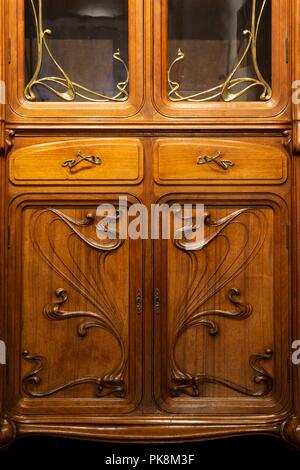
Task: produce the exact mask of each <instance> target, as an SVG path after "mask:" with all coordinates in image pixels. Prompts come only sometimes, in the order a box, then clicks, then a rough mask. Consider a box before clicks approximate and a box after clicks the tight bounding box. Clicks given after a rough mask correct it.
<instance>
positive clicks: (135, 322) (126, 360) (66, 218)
mask: <svg viewBox="0 0 300 470" xmlns="http://www.w3.org/2000/svg"><path fill="white" fill-rule="evenodd" d="M102 202H108V203H110V204H113V203H114V201H111V200H107V198H106V199H105V200H104V201H103V200H101V198H99V199H98V201H97V202H96V201H95V202H90V201H78V204H77V203H76V202H75V201H74V202H73V201H69V202H68V203H66V204H62V203H61V202H60V203H59V204H55V203H52V204H51V202H49V203H48V202H47V205H46V206H45V205H43V206H40V205H39V204H35V203H32V204H27V203H26V204H25V205H24V206H20V207H19V210H18V211H17V212H16V214H15V219H19V222H20V224H18V225H15V228H16V234H15V236H16V239H15V240H16V243H17V244H16V245H15V243H14V238H13V239H12V247H11V249H12V250H13V252H15V253H18V254H17V257H16V263H17V266H18V269H19V270H20V271H19V273H18V274H19V276H17V282H20V288H19V289H18V290H17V292H20V294H21V298H17V299H15V301H16V305H18V307H17V308H19V311H18V316H19V320H20V321H21V324H22V332H21V350H20V358H19V360H20V364H21V366H20V382H21V384H20V386H21V392H22V396H23V397H24V398H25V397H26V398H27V399H30V400H31V403H32V406H33V407H34V406H35V405H34V401H35V400H37V399H47V400H48V401H51V399H53V400H56V399H66V400H70V399H71V400H75V399H81V400H89V401H90V400H91V399H92V400H93V404H94V406H96V407H98V408H99V409H102V408H103V410H104V412H105V413H112V412H114V410H118V411H121V410H122V409H123V411H128V410H129V407H130V408H132V406H135V404H136V403H137V401H138V400H139V394H140V380H137V379H138V377H139V374H140V354H141V351H140V341H139V336H140V329H141V322H142V309H141V308H139V309H137V307H136V295H137V292H140V295H141V296H142V290H141V289H142V285H141V279H142V276H141V268H142V267H141V259H142V256H141V244H140V242H133V241H129V240H121V239H120V238H119V237H118V236H117V237H115V238H112V239H107V238H106V236H107V232H106V227H104V226H102V225H101V223H100V220H101V217H99V216H98V215H96V213H97V206H98V204H100V203H102ZM14 222H15V221H14ZM116 224H117V231H118V220H117V221H116ZM18 239H19V242H18V241H17V240H18ZM18 302H19V303H18ZM108 400H109V401H110V402H111V404H110V405H109V406H108V403H107V401H108Z"/></svg>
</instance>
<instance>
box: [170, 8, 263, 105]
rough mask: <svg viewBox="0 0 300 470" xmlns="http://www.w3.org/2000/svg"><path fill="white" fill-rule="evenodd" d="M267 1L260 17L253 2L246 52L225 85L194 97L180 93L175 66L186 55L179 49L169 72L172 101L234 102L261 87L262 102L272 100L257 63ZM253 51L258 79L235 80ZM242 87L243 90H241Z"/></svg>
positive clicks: (244, 78) (253, 60)
mask: <svg viewBox="0 0 300 470" xmlns="http://www.w3.org/2000/svg"><path fill="white" fill-rule="evenodd" d="M266 2H267V0H264V1H263V3H262V5H261V8H260V11H259V13H258V16H257V15H256V12H257V0H252V17H251V29H250V30H249V29H246V30H244V31H243V35H244V36H245V37H248V42H247V45H246V47H245V50H244V52H243V54H242V56H241V58H240V59H239V61H238V63H237V64H236V66H235V67H234V69H233V70H232V72H231V73H230V74H229V76H228V77H227V79H226V80H225V82H224V83H222V84H220V85H217V86H215V87H213V88H210V89H209V90H204V91H201V92H199V93H195V94H192V95H188V96H184V95H182V94H181V93H180V83H178V82H176V81H174V80H173V79H172V71H173V69H174V66H175V65H176V64H177V63H178V62H181V61H183V60H184V58H185V54H184V53H183V52H182V51H181V49H178V53H177V57H176V58H175V59H174V60H173V62H172V63H171V65H170V67H169V70H168V85H169V92H168V97H169V99H170V100H171V101H175V102H183V101H188V102H205V101H212V100H216V99H218V98H220V99H222V100H223V101H227V102H230V101H234V100H236V99H238V98H239V97H241V96H242V95H243V94H244V93H246V92H247V91H249V90H250V89H251V88H253V87H256V86H259V87H262V89H263V90H262V93H261V95H260V101H268V100H270V99H271V98H272V88H271V87H270V85H269V84H268V83H267V82H266V80H265V79H264V78H263V76H262V74H261V71H260V69H259V66H258V62H257V38H258V33H259V29H260V25H261V19H262V15H263V12H264V9H265V6H266ZM250 51H251V56H252V65H253V68H254V71H255V74H256V77H257V78H251V77H242V78H234V76H235V74H236V73H237V71H238V70H239V68H240V66H241V65H242V63H243V62H244V60H245V59H246V57H247V55H248V53H249V52H250ZM241 86H242V89H239V88H240V87H241ZM236 88H238V89H239V91H236V92H235V93H234V89H236Z"/></svg>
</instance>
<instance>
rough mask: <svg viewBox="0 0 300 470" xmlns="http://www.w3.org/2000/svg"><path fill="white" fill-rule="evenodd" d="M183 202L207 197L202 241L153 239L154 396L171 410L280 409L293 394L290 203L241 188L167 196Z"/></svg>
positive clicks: (207, 412) (232, 411) (253, 411)
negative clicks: (289, 365)
mask: <svg viewBox="0 0 300 470" xmlns="http://www.w3.org/2000/svg"><path fill="white" fill-rule="evenodd" d="M187 201H188V202H190V203H191V202H193V203H196V202H197V203H203V204H204V210H205V226H204V240H203V241H201V242H199V243H198V242H195V241H193V240H187V239H184V238H181V239H175V238H174V237H173V238H171V239H169V240H164V241H161V242H157V243H156V250H155V252H156V261H157V266H156V269H155V272H156V273H157V277H156V284H155V285H156V286H157V299H158V298H159V293H160V298H161V301H160V305H159V303H158V302H157V304H156V309H155V311H156V313H155V348H156V361H155V363H156V364H159V363H160V364H161V373H160V374H157V376H156V384H155V390H156V392H155V393H156V400H157V402H158V404H159V406H160V407H161V408H162V409H163V410H166V411H168V412H173V413H192V414H198V413H199V414H205V415H215V414H226V413H229V414H230V415H232V414H235V413H242V414H245V415H247V414H260V413H262V414H272V412H275V410H276V412H279V410H281V409H282V408H284V406H285V405H286V403H285V402H286V400H287V399H288V396H289V392H288V385H287V384H288V378H287V374H288V370H287V369H288V368H287V366H286V365H287V360H288V348H289V333H288V249H287V243H286V224H287V220H288V219H287V217H288V216H287V208H286V206H285V203H284V202H283V200H281V199H280V198H278V197H276V196H275V195H273V196H266V195H260V194H254V195H253V194H252V195H249V194H248V195H245V194H242V193H241V194H236V195H230V194H228V195H220V194H219V195H218V194H215V195H212V194H211V195H207V194H206V195H205V194H203V195H201V196H197V197H196V196H186V197H185V196H182V197H180V196H178V198H177V199H174V198H172V200H171V199H170V196H168V197H166V198H165V200H164V202H166V203H167V204H169V205H170V204H171V203H172V204H173V203H174V202H176V203H179V204H181V205H182V204H183V203H184V202H187ZM157 367H158V366H157ZM158 370H159V368H158Z"/></svg>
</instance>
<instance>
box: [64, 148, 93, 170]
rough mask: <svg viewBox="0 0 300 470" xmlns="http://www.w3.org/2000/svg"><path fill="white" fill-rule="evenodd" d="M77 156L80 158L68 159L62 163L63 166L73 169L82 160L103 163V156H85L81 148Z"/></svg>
mask: <svg viewBox="0 0 300 470" xmlns="http://www.w3.org/2000/svg"><path fill="white" fill-rule="evenodd" d="M76 157H77V158H78V160H75V159H70V160H67V161H65V162H64V163H62V165H61V166H62V167H63V168H66V167H67V168H69V169H70V170H71V169H72V168H75V166H77V165H79V163H81V162H89V163H92V164H93V165H101V164H102V160H101V158H100V157H98V156H97V155H86V156H85V155H83V154H82V153H81V151H80V150H79V151H78V152H77V154H76Z"/></svg>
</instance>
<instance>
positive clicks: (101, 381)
mask: <svg viewBox="0 0 300 470" xmlns="http://www.w3.org/2000/svg"><path fill="white" fill-rule="evenodd" d="M23 358H24V359H26V360H27V361H31V362H33V363H34V368H33V370H32V371H30V372H29V373H28V374H26V375H25V377H24V378H23V380H22V386H23V391H24V393H25V394H26V395H28V396H31V397H35V398H45V397H49V396H51V395H54V394H55V393H58V392H63V391H64V390H67V389H70V388H73V387H76V386H79V385H86V384H94V385H95V387H96V396H97V397H99V398H101V397H107V396H109V395H114V396H115V397H124V395H125V390H124V380H122V378H120V379H118V378H117V377H115V376H109V375H107V376H105V377H103V378H101V377H82V378H80V379H77V380H73V381H71V382H68V383H66V384H64V385H61V386H59V387H55V388H53V389H51V390H47V391H45V392H37V391H36V390H34V387H36V386H37V385H39V384H40V383H41V382H42V379H41V377H40V376H39V373H40V372H41V371H42V370H43V369H44V368H45V365H46V362H47V360H46V358H45V357H43V356H31V355H30V354H29V352H28V351H23Z"/></svg>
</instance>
